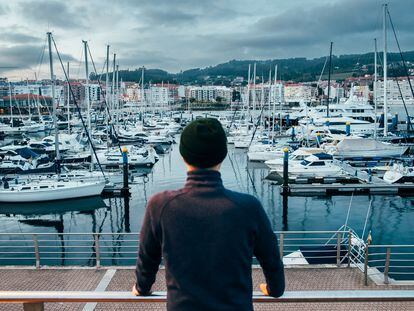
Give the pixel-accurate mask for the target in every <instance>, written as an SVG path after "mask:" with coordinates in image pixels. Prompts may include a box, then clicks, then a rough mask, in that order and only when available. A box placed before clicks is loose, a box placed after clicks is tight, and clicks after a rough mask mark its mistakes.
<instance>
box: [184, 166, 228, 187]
mask: <svg viewBox="0 0 414 311" xmlns="http://www.w3.org/2000/svg"><path fill="white" fill-rule="evenodd" d="M191 187H212V188H223V181H222V180H221V174H220V172H218V171H213V170H206V169H199V170H196V171H191V172H188V173H187V181H186V183H185V188H191Z"/></svg>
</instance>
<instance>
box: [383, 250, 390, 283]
mask: <svg viewBox="0 0 414 311" xmlns="http://www.w3.org/2000/svg"><path fill="white" fill-rule="evenodd" d="M390 259H391V248H390V247H387V254H386V257H385V267H384V283H385V284H388V283H389V279H388V273H389V271H390Z"/></svg>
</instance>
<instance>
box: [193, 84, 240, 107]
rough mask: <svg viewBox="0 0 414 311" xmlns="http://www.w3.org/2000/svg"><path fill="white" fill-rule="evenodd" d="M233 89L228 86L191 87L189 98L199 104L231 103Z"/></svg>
mask: <svg viewBox="0 0 414 311" xmlns="http://www.w3.org/2000/svg"><path fill="white" fill-rule="evenodd" d="M232 94H233V91H232V89H230V88H228V87H226V86H216V85H204V86H191V87H189V88H188V95H187V96H188V97H189V98H190V99H194V100H195V101H197V102H206V103H207V102H210V103H215V102H225V103H230V102H231V98H232Z"/></svg>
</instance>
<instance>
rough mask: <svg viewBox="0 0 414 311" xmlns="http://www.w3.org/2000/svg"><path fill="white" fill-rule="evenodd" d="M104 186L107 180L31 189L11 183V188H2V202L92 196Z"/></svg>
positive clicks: (0, 192)
mask: <svg viewBox="0 0 414 311" xmlns="http://www.w3.org/2000/svg"><path fill="white" fill-rule="evenodd" d="M104 187H105V181H99V182H85V183H82V182H79V183H77V185H76V186H73V187H72V186H70V187H62V188H58V187H56V188H53V189H52V188H47V189H39V188H38V189H31V190H12V189H13V185H10V188H9V189H2V190H0V202H11V203H30V202H42V201H55V200H67V199H74V198H83V197H90V196H96V195H100V194H101V193H102V190H103V188H104ZM0 208H1V206H0Z"/></svg>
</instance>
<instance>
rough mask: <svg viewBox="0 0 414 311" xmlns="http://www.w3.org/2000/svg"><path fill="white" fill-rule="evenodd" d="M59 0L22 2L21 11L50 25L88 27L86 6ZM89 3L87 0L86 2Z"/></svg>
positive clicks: (29, 17)
mask: <svg viewBox="0 0 414 311" xmlns="http://www.w3.org/2000/svg"><path fill="white" fill-rule="evenodd" d="M69 3H70V5H69V4H66V3H65V2H64V1H57V0H53V1H50V0H40V1H37V0H34V1H27V2H23V3H21V4H20V9H21V13H22V14H23V15H24V16H25V17H26V18H28V19H31V20H34V21H36V23H38V22H41V23H44V24H45V23H46V24H47V26H48V27H52V28H53V27H58V28H62V29H70V28H82V27H83V28H86V25H85V19H87V15H86V11H85V7H83V6H78V5H75V4H73V3H72V2H69ZM85 3H86V4H87V2H85Z"/></svg>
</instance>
